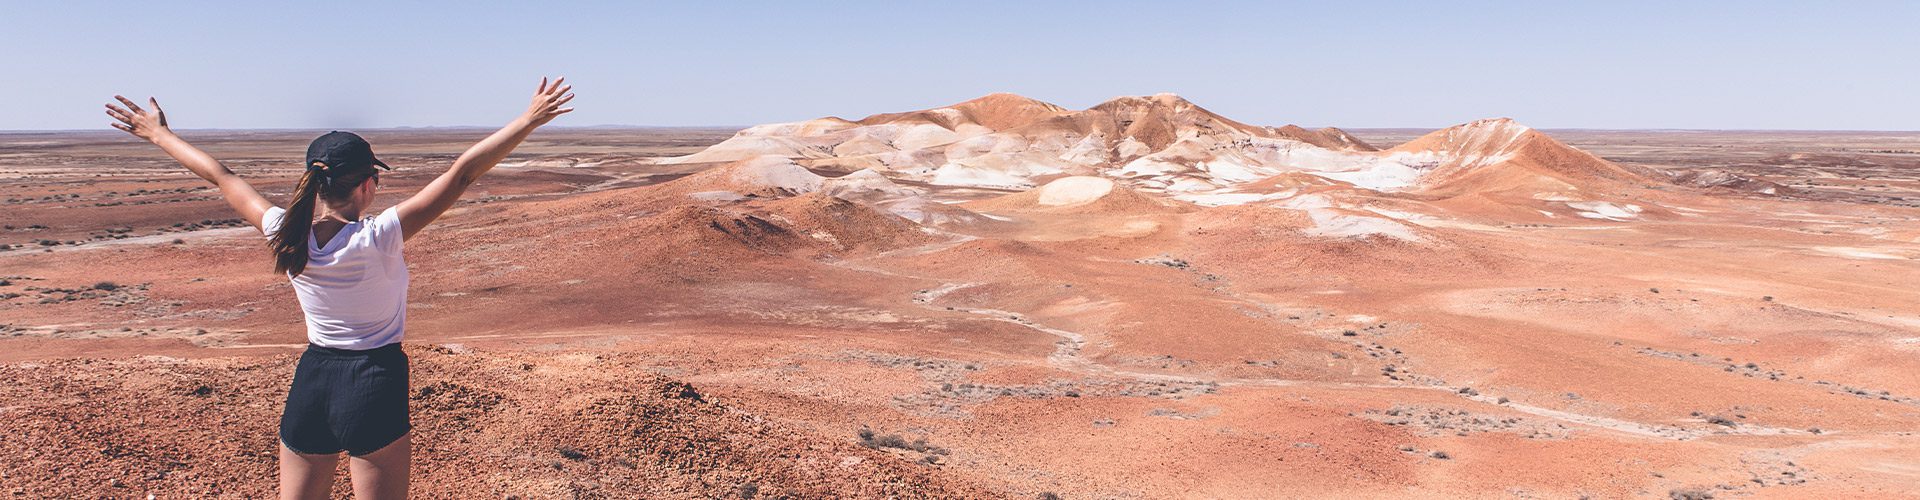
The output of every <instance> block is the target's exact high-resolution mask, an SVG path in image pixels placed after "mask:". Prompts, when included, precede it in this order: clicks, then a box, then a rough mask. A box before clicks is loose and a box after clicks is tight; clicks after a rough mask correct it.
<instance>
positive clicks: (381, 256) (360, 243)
mask: <svg viewBox="0 0 1920 500" xmlns="http://www.w3.org/2000/svg"><path fill="white" fill-rule="evenodd" d="M285 217H286V211H285V210H282V209H280V208H279V207H274V208H271V209H268V210H267V213H266V214H264V215H263V216H262V217H261V226H262V227H264V228H265V230H264V231H263V232H264V233H265V234H266V235H267V236H269V237H271V236H272V235H273V233H274V232H275V231H278V230H279V228H280V226H281V220H282V219H283V218H285ZM403 239H404V237H403V235H402V232H401V227H400V216H399V212H398V210H397V209H394V208H389V209H387V210H384V211H381V212H380V214H379V215H376V216H373V217H367V218H364V219H361V220H358V221H354V222H352V223H349V224H347V225H346V226H345V227H342V228H341V229H340V232H339V233H337V234H334V235H333V238H331V239H329V240H327V242H326V243H325V244H322V243H320V241H319V238H317V237H310V238H308V239H307V255H308V260H307V267H306V269H305V270H304V271H302V272H301V273H300V275H299V276H295V277H293V278H292V280H291V281H292V282H293V289H294V293H295V294H296V295H298V296H299V297H300V309H301V310H302V311H305V312H306V317H307V340H308V341H309V342H312V343H313V344H314V345H318V346H321V347H332V348H338V349H354V350H365V349H373V348H375V347H380V346H383V345H387V344H391V343H395V342H399V341H400V340H401V337H402V336H403V335H404V334H405V333H406V322H407V279H408V276H407V263H406V259H405V258H404V256H403V255H402V254H401V248H402V245H401V243H402V240H403Z"/></svg>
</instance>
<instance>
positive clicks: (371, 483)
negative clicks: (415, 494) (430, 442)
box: [347, 432, 413, 499]
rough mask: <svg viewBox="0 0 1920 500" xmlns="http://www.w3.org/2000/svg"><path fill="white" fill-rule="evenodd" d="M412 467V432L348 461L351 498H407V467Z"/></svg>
mask: <svg viewBox="0 0 1920 500" xmlns="http://www.w3.org/2000/svg"><path fill="white" fill-rule="evenodd" d="M412 464H413V433H411V432H409V433H407V434H404V435H401V436H400V439H395V440H393V443H391V444H388V445H387V446H386V447H384V448H380V449H379V450H377V451H374V452H373V453H368V454H365V455H360V456H355V457H351V458H350V459H348V460H347V476H348V477H349V478H351V479H353V496H354V498H357V499H359V498H374V499H386V498H406V497H407V483H408V475H409V474H408V467H411V466H412Z"/></svg>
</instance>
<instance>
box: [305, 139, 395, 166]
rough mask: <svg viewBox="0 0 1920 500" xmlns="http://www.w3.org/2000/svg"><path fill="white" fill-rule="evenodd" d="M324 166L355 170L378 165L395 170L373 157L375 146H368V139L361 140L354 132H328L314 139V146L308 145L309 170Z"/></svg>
mask: <svg viewBox="0 0 1920 500" xmlns="http://www.w3.org/2000/svg"><path fill="white" fill-rule="evenodd" d="M323 165H324V166H325V168H328V169H332V168H336V167H341V168H347V169H353V168H361V167H369V166H373V165H378V166H380V168H384V169H387V170H393V167H389V166H387V163H386V162H383V161H380V159H379V158H374V157H373V145H372V144H367V140H366V139H361V138H360V136H359V135H355V134H354V133H353V132H341V131H338V130H335V131H332V132H327V135H323V136H320V138H318V139H314V140H313V143H312V144H308V145H307V170H314V169H319V168H322V166H323Z"/></svg>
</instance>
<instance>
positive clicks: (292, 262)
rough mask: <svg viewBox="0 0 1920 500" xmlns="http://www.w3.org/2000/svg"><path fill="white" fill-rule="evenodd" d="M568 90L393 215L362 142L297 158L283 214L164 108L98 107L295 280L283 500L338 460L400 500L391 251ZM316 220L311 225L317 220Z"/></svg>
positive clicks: (396, 259)
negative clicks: (381, 206) (224, 208)
mask: <svg viewBox="0 0 1920 500" xmlns="http://www.w3.org/2000/svg"><path fill="white" fill-rule="evenodd" d="M565 81H566V79H564V78H562V79H557V80H554V81H553V82H552V83H551V84H549V83H548V82H547V80H546V79H544V78H543V79H541V80H540V87H539V89H538V90H537V91H536V92H534V94H533V103H532V104H531V105H529V106H528V107H527V111H526V113H524V114H521V115H520V117H519V118H516V119H514V120H513V123H509V124H507V126H506V127H505V128H502V129H500V131H498V132H494V133H493V135H490V136H487V138H486V139H483V140H481V141H480V142H479V143H478V144H474V145H473V147H471V148H468V149H467V151H466V153H462V154H461V155H460V158H459V159H457V160H454V162H453V167H451V168H449V169H447V172H446V173H444V174H441V175H440V177H438V178H436V179H434V180H433V182H431V183H429V184H427V186H426V187H425V188H422V189H421V190H420V192H419V193H417V194H414V195H413V197H410V198H407V199H406V200H405V201H401V202H400V204H399V205H395V206H394V207H392V208H389V209H386V210H384V211H381V212H380V213H379V214H378V215H373V216H368V215H366V213H367V209H368V207H371V206H372V205H373V198H374V192H375V189H376V187H377V186H378V185H379V184H380V171H379V170H378V169H376V167H379V168H387V167H386V164H385V163H384V162H381V161H380V160H379V159H377V158H374V156H373V148H372V147H371V146H370V145H368V144H367V141H365V140H363V139H361V138H360V136H357V135H354V134H351V133H347V132H332V133H328V134H326V135H323V136H320V138H319V139H315V140H314V141H313V143H312V144H311V145H309V146H308V147H307V161H306V163H305V166H306V173H305V174H304V175H302V176H301V177H300V183H299V184H298V186H297V187H295V188H294V199H293V203H292V204H291V205H290V206H288V207H287V208H286V209H281V208H280V207H277V206H274V205H273V204H272V203H269V202H267V199H266V198H264V197H261V196H260V193H259V192H257V191H254V189H253V186H251V185H249V184H247V182H246V181H244V180H241V179H240V177H239V176H237V175H234V173H233V171H231V170H228V169H227V167H226V166H224V165H221V164H220V162H219V161H216V160H214V159H213V157H212V156H208V155H207V153H206V152H204V151H201V150H200V149H199V148H195V147H193V145H191V144H187V141H185V140H182V139H181V138H180V136H177V135H174V133H173V131H172V130H170V129H168V128H167V115H166V113H164V112H162V111H161V110H160V103H159V102H158V101H155V100H153V99H152V98H149V99H147V104H148V106H150V107H152V108H153V109H152V110H148V109H145V108H142V107H140V106H139V105H137V104H134V102H133V101H131V100H128V99H127V98H125V97H121V96H114V99H118V100H119V101H120V103H121V104H124V105H125V106H126V107H124V108H123V107H120V106H115V105H113V104H107V115H109V116H112V117H114V119H117V120H119V123H115V124H113V127H114V128H118V129H120V130H124V131H126V132H128V133H131V134H133V135H134V136H137V137H140V138H141V139H146V140H147V141H149V142H152V143H153V144H154V145H156V146H159V147H160V149H161V150H163V151H166V153H167V155H169V156H172V157H173V159H174V160H176V161H179V162H180V164H181V165H185V166H186V167H187V169H188V170H192V171H193V173H194V174H196V175H199V176H200V178H202V179H206V180H207V181H208V182H212V183H213V184H214V185H216V186H219V188H220V194H221V196H222V197H225V198H226V200H227V205H229V206H231V207H233V210H234V211H236V212H239V213H240V215H241V217H243V218H245V219H246V220H247V222H249V223H252V224H253V225H254V227H258V228H260V230H261V232H262V233H263V234H265V235H267V236H268V240H267V241H268V243H267V244H268V247H269V248H270V249H271V251H272V254H273V259H274V261H273V269H274V272H278V273H285V274H286V275H287V277H288V278H289V279H290V280H291V281H292V282H293V288H294V292H295V295H296V296H298V297H299V300H300V309H301V310H302V311H303V312H304V313H305V315H306V323H307V341H308V346H307V350H306V352H305V353H304V354H302V355H301V356H300V363H299V365H298V366H297V367H296V368H295V369H294V375H293V386H292V388H291V389H290V390H289V391H288V393H287V405H286V410H285V412H284V413H282V414H281V416H280V443H281V446H280V496H281V498H326V497H327V495H328V493H329V490H330V489H331V488H332V486H333V471H334V467H335V465H336V464H338V461H339V459H340V457H339V454H340V452H342V451H345V452H347V455H348V456H349V457H351V458H350V459H349V464H348V469H349V471H350V476H351V477H352V480H353V493H354V496H355V497H357V498H403V497H405V496H406V493H407V479H408V470H407V468H408V465H409V463H410V462H411V460H412V457H411V454H410V452H409V449H408V448H409V444H410V442H411V441H410V439H409V435H408V432H409V431H410V430H411V429H412V425H411V424H410V423H409V422H408V416H407V395H408V390H407V357H406V354H405V353H403V352H401V350H400V339H401V337H402V336H403V335H404V334H405V331H406V316H407V314H406V302H407V265H406V262H405V260H404V259H403V258H402V253H401V243H402V242H404V241H405V240H408V239H411V238H413V235H415V234H418V233H419V232H420V230H421V229H422V228H425V227H427V225H428V224H430V223H432V222H433V220H434V219H436V218H439V217H440V214H442V213H445V212H446V211H447V209H448V208H450V207H452V206H453V203H454V202H455V201H457V200H459V199H460V195H461V194H462V193H464V192H466V190H467V186H471V185H473V183H474V181H477V180H480V176H481V175H484V174H486V173H487V171H488V170H492V169H493V166H494V165H495V164H498V163H500V160H501V159H502V158H505V157H506V156H507V154H508V153H510V152H512V151H513V149H514V148H515V147H518V146H519V145H520V143H521V142H522V141H525V140H526V138H527V135H528V134H530V133H532V132H533V130H534V129H535V128H539V127H540V126H541V125H545V124H546V123H547V122H549V121H552V120H553V119H554V117H557V116H560V115H562V114H565V113H567V112H569V111H573V108H565V107H561V106H564V105H565V104H566V103H567V101H570V100H572V99H573V94H570V93H568V92H567V91H568V90H571V89H572V88H573V87H572V86H568V85H563V83H564V82H565ZM316 218H317V220H316Z"/></svg>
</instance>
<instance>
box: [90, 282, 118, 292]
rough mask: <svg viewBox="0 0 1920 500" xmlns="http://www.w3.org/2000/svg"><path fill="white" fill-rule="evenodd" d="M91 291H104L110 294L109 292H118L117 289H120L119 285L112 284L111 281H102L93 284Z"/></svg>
mask: <svg viewBox="0 0 1920 500" xmlns="http://www.w3.org/2000/svg"><path fill="white" fill-rule="evenodd" d="M93 289H94V290H105V291H109V292H111V291H114V290H119V289H120V284H119V283H114V282H111V281H102V282H99V283H94V284H93Z"/></svg>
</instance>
